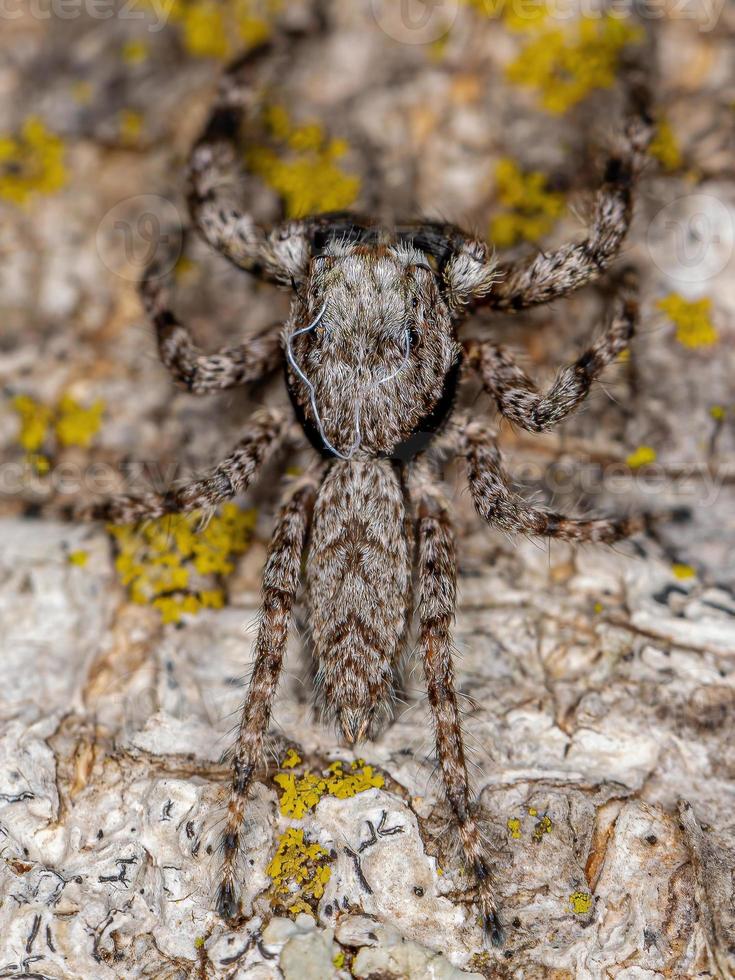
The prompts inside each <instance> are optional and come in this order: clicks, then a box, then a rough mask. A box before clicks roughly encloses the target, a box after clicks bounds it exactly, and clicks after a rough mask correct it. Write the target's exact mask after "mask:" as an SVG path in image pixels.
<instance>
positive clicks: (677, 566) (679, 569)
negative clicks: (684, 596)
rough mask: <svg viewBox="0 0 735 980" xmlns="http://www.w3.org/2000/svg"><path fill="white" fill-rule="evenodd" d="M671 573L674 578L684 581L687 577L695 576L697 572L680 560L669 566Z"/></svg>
mask: <svg viewBox="0 0 735 980" xmlns="http://www.w3.org/2000/svg"><path fill="white" fill-rule="evenodd" d="M671 574H672V575H673V576H674V578H678V579H679V580H680V581H682V582H685V581H686V580H687V579H690V578H695V577H696V575H697V572H696V569H694V568H692V566H691V565H685V564H683V563H681V562H674V564H673V565H672V566H671Z"/></svg>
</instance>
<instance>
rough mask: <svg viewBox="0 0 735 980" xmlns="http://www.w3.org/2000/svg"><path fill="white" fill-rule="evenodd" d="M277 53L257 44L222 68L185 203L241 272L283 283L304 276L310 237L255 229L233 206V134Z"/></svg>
mask: <svg viewBox="0 0 735 980" xmlns="http://www.w3.org/2000/svg"><path fill="white" fill-rule="evenodd" d="M281 53H282V52H280V51H279V50H278V48H277V47H276V46H275V45H274V44H272V43H270V42H266V43H265V44H261V45H259V46H258V47H256V48H253V50H252V51H249V52H248V53H247V54H246V55H245V56H244V57H242V58H240V59H238V60H237V61H235V62H234V63H233V64H232V65H230V66H229V68H228V69H227V70H226V72H225V73H224V75H223V76H222V80H221V82H220V88H219V93H218V96H217V99H216V100H215V103H214V107H213V109H212V112H211V114H210V117H209V120H208V122H207V124H206V126H205V128H204V132H203V133H202V135H201V137H200V138H199V140H198V141H197V142H196V143H195V145H194V147H193V149H192V152H191V156H190V158H189V169H188V177H189V188H188V201H189V210H190V212H191V216H192V220H193V222H194V224H195V225H196V226H197V227H198V229H199V231H200V232H201V233H202V235H203V237H204V238H205V240H206V241H207V242H209V244H210V245H211V246H212V247H213V248H215V249H217V251H219V252H221V253H222V254H223V255H224V256H225V257H226V258H227V259H229V260H230V261H231V262H232V263H233V264H234V265H236V266H237V267H238V268H240V269H246V270H247V271H249V272H252V273H254V274H256V275H259V276H261V277H263V278H264V279H266V280H269V281H271V282H279V283H288V284H290V283H291V282H292V281H294V280H299V279H300V278H301V276H303V274H304V271H305V269H306V265H307V263H308V258H309V235H308V230H307V227H306V225H305V224H304V223H302V222H297V221H294V222H287V223H285V224H282V225H280V226H278V227H276V228H274V229H271V230H266V229H263V228H261V227H259V226H258V225H257V224H256V223H255V221H254V220H253V217H252V215H250V214H248V213H247V212H243V211H241V210H240V209H239V208H237V207H234V206H233V204H232V189H233V185H236V182H237V176H238V169H239V168H238V160H239V158H240V152H239V150H238V136H239V131H240V125H241V122H242V119H243V117H244V115H245V114H246V113H247V111H248V110H249V109H251V108H252V107H253V105H254V104H255V103H256V100H257V96H258V88H257V86H256V72H257V69H258V68H259V67H260V66H261V65H262V64H263V62H264V61H266V60H269V61H272V62H275V61H276V60H277V59H278V56H280V54H281Z"/></svg>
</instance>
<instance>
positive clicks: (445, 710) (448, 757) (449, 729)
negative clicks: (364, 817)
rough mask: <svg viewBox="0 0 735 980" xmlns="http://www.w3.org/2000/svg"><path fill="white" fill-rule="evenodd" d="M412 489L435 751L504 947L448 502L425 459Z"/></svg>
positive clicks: (494, 937)
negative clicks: (475, 788)
mask: <svg viewBox="0 0 735 980" xmlns="http://www.w3.org/2000/svg"><path fill="white" fill-rule="evenodd" d="M411 489H412V495H413V497H414V499H415V501H416V506H417V510H418V528H417V532H418V534H417V536H418V565H419V567H418V579H419V602H418V608H419V617H420V642H421V653H422V657H423V661H424V671H425V674H426V686H427V694H428V698H429V706H430V708H431V714H432V718H433V721H434V733H435V738H436V752H437V757H438V760H439V767H440V769H441V774H442V781H443V783H444V790H445V793H446V795H447V799H448V801H449V804H450V806H451V808H452V813H453V816H454V819H455V820H456V822H457V826H458V828H459V834H460V838H461V841H462V850H463V852H464V855H465V860H466V861H467V864H468V866H469V867H471V868H472V869H473V872H474V874H475V878H476V880H477V889H478V899H479V904H480V908H481V911H482V916H483V924H484V928H485V930H486V932H487V933H488V934H489V936H490V939H491V941H492V943H493V945H495V946H499V945H500V944H501V943H502V931H501V928H500V923H499V921H498V917H497V913H496V909H495V902H494V899H493V889H492V884H491V881H490V872H489V870H488V867H487V863H486V859H485V854H484V849H483V845H482V838H481V836H480V832H479V829H478V826H477V823H476V821H475V818H474V816H473V814H472V811H471V807H470V793H469V781H468V777H467V765H466V762H465V753H464V745H463V742H462V727H461V719H460V713H459V707H458V705H457V697H456V694H455V691H454V679H453V677H454V671H453V668H452V653H451V645H452V637H451V627H452V621H453V619H454V607H455V599H456V583H457V559H456V554H455V545H454V533H453V531H452V526H451V523H450V520H449V511H448V504H447V502H446V501H445V500H444V498H443V496H442V494H441V492H440V491H439V490H438V489H437V487H436V486H435V485H434V484H433V483H432V481H431V476H430V475H429V473H428V471H427V470H426V469H424V467H423V464H422V463H419V464H417V466H416V470H415V471H414V474H413V479H412V487H411Z"/></svg>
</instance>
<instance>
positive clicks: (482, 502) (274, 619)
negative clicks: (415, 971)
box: [94, 45, 651, 943]
mask: <svg viewBox="0 0 735 980" xmlns="http://www.w3.org/2000/svg"><path fill="white" fill-rule="evenodd" d="M270 50H271V49H270V47H269V46H268V45H265V46H263V47H261V48H259V49H258V50H256V51H254V52H251V53H250V54H249V55H248V56H247V57H246V58H245V59H243V60H241V61H240V62H238V63H236V64H235V65H233V66H232V67H231V69H230V70H229V71H228V72H227V73H226V74H225V76H224V79H223V82H222V85H221V91H220V95H219V98H218V100H217V102H216V104H215V107H214V109H213V111H212V114H211V117H210V119H209V122H208V124H207V126H206V128H205V131H204V134H203V136H202V137H201V139H200V140H199V141H198V143H197V144H196V145H195V147H194V149H193V152H192V155H191V160H190V165H189V203H190V208H191V213H192V217H193V220H194V222H195V224H196V225H197V226H198V228H199V230H200V231H201V232H202V234H203V235H204V237H205V239H206V240H207V241H208V242H209V243H210V244H211V245H212V246H213V247H214V248H215V249H217V250H218V251H219V252H221V253H222V254H223V255H225V256H226V257H227V258H228V259H229V260H230V261H231V262H233V263H234V264H235V265H236V266H238V267H239V268H241V269H245V270H247V271H248V272H251V273H254V274H257V275H259V276H261V277H262V278H264V279H266V280H268V281H270V282H274V283H276V284H280V285H284V286H287V287H291V288H292V289H293V293H294V296H293V303H292V306H291V311H290V315H289V317H288V320H287V322H286V324H285V327H283V328H278V329H276V328H270V329H268V330H266V331H264V332H262V333H260V334H258V335H256V336H253V337H251V338H248V339H247V340H246V341H245V342H243V343H242V344H240V345H239V346H237V347H233V348H230V349H227V350H222V351H220V352H219V353H217V354H214V355H205V354H203V353H201V352H200V350H199V349H198V348H197V347H196V346H195V344H194V343H193V341H192V339H191V336H190V334H189V331H188V330H187V328H186V327H185V326H184V325H183V324H181V323H180V322H179V320H178V319H177V318H176V317H175V316H174V315H173V314H172V312H171V311H170V309H169V307H168V302H167V299H166V296H165V290H164V287H163V285H162V282H161V280H160V279H157V278H154V277H152V276H148V277H147V278H146V281H145V282H144V283H143V286H142V291H143V298H144V301H145V305H146V308H147V311H148V312H149V314H150V316H151V318H152V320H153V323H154V324H155V329H156V334H157V338H158V345H159V350H160V356H161V360H162V361H163V363H164V364H165V366H166V367H167V368H168V370H169V371H170V372H171V374H172V376H173V378H174V379H175V380H176V381H177V382H178V383H180V384H181V385H183V386H184V387H185V388H187V389H188V390H189V391H191V392H194V393H195V394H205V393H207V392H214V391H220V390H222V389H224V388H229V387H231V386H234V385H244V384H247V383H249V382H253V381H256V380H258V379H260V378H262V377H264V376H265V375H266V374H268V373H269V372H272V371H274V370H276V369H277V368H278V367H279V365H283V366H284V369H285V378H286V385H287V388H288V392H289V395H290V398H291V402H292V405H293V411H294V413H295V415H296V418H297V419H298V422H299V423H300V425H301V428H302V430H303V434H305V435H306V437H307V438H308V440H309V441H310V442H311V444H312V446H313V447H314V449H315V450H316V452H317V453H318V454H319V457H320V460H319V462H318V465H315V466H314V467H313V469H312V472H311V473H309V474H308V475H307V476H305V477H303V478H301V479H300V480H299V481H297V482H296V483H295V484H294V485H292V487H291V489H290V490H289V493H288V495H287V498H286V500H285V502H284V503H283V505H282V508H281V510H280V513H279V515H278V518H277V521H276V527H275V530H274V532H273V537H272V540H271V543H270V547H269V551H268V558H267V563H266V566H265V571H264V574H263V597H262V612H261V618H260V626H259V632H258V638H257V642H256V650H255V654H256V655H255V662H254V667H253V672H252V677H251V680H250V687H249V691H248V694H247V697H246V700H245V705H244V708H243V712H242V720H241V722H240V727H239V734H238V736H237V741H236V745H235V750H234V758H233V776H232V786H231V790H230V799H229V809H228V813H227V819H226V826H225V830H224V833H223V838H222V849H223V868H222V875H221V880H220V885H219V891H218V909H219V911H220V913H221V914H222V915H223V916H224V917H226V918H228V919H233V918H235V917H236V916H237V915H238V912H239V902H238V897H237V887H236V880H235V878H236V874H235V871H236V867H237V855H238V847H239V843H240V831H241V826H242V823H243V816H244V813H245V809H246V805H247V798H248V791H249V788H250V786H251V783H252V781H253V778H254V774H255V772H256V768H257V766H258V764H259V762H260V760H261V755H262V751H263V743H264V738H265V735H266V733H267V730H268V725H269V720H270V716H271V707H272V703H273V698H274V695H275V691H276V686H277V684H278V679H279V675H280V673H281V668H282V666H283V659H284V653H285V650H286V643H287V637H288V632H289V625H290V617H291V612H292V607H293V604H294V601H295V597H296V594H297V590H298V587H299V581H300V573H301V562H302V555H303V554H304V552H305V549H306V547H307V539H308V560H307V562H306V590H307V604H308V615H309V627H310V639H311V645H312V648H313V654H314V657H315V661H316V664H317V680H318V685H317V686H318V690H319V692H320V698H321V702H322V707H323V709H324V713H325V714H326V715H328V716H332V717H333V718H334V719H335V721H336V722H337V725H338V726H339V728H340V729H341V732H342V735H343V736H344V738H345V739H346V740H347V741H348V742H349V743H354V742H357V741H360V740H361V739H363V738H369V737H372V736H374V735H375V734H376V732H377V731H378V730H379V728H380V725H381V723H382V722H384V721H385V719H386V718H387V717H388V716H389V714H390V707H391V704H392V697H393V694H394V689H395V685H396V681H397V672H398V668H399V662H400V660H401V655H402V652H403V650H404V647H405V645H406V643H407V634H408V629H409V622H410V619H411V616H412V612H413V609H412V606H413V598H412V588H411V580H412V563H413V559H414V552H413V546H414V542H415V545H416V549H415V564H416V573H417V582H418V586H417V591H418V595H417V599H416V604H415V605H416V609H417V612H418V618H419V645H420V650H421V656H422V659H423V664H424V669H425V675H426V685H427V691H428V700H429V705H430V709H431V713H432V717H433V722H434V728H435V735H436V750H437V754H438V760H439V766H440V771H441V776H442V780H443V784H444V789H445V791H446V795H447V799H448V801H449V804H450V806H451V810H452V813H453V816H454V819H455V820H456V823H457V826H458V829H459V834H460V838H461V844H462V849H463V852H464V855H465V858H466V861H467V863H468V866H469V867H471V868H473V869H474V874H475V877H476V881H477V891H478V901H479V905H480V908H481V911H482V915H483V920H484V924H485V927H486V929H487V930H488V932H489V934H490V936H491V938H492V940H493V942H495V943H499V942H500V941H501V929H500V925H499V922H498V918H497V915H496V911H495V905H494V902H493V895H492V887H491V882H490V875H489V870H488V863H487V857H486V855H485V853H484V849H483V844H482V840H481V835H480V833H479V831H478V826H477V822H476V817H475V815H474V814H473V809H472V806H471V801H470V796H469V790H468V779H467V770H466V764H465V752H464V747H463V740H462V733H461V727H460V714H459V710H458V706H457V698H456V695H455V690H454V685H453V670H452V658H451V625H452V620H453V617H454V606H455V592H456V575H457V571H456V556H455V542H454V536H453V533H452V522H451V518H450V513H449V504H448V502H447V500H446V498H445V495H444V492H443V490H442V488H441V485H440V481H439V475H438V465H437V457H436V456H435V455H434V454H435V452H436V449H437V445H439V444H441V447H442V449H443V451H445V452H446V449H447V447H449V448H450V449H451V450H452V451H453V452H454V453H455V454H459V455H461V456H464V458H465V459H466V462H467V476H468V480H469V485H470V488H471V492H472V496H473V499H474V503H475V506H476V508H477V510H478V512H479V514H480V515H481V516H482V517H483V518H485V520H487V521H488V523H490V524H491V525H492V526H495V527H498V528H501V529H502V530H504V531H507V532H520V533H523V534H531V535H544V536H548V537H552V538H561V539H564V540H567V541H580V542H581V541H596V542H604V543H611V542H614V541H617V540H619V539H621V538H623V537H625V536H627V535H630V534H631V533H633V532H635V531H637V530H639V529H640V528H641V527H642V526H643V521H642V520H636V519H621V520H606V519H598V520H574V519H570V518H567V517H563V516H561V515H559V514H555V513H549V512H546V511H544V510H539V509H535V508H533V507H531V506H529V505H528V504H526V503H525V502H524V501H523V500H522V499H521V498H520V497H519V496H518V495H517V494H516V493H515V492H514V490H513V489H512V488H511V486H510V482H509V479H508V476H507V474H506V472H505V470H504V469H503V465H502V462H501V459H500V455H499V453H498V449H497V447H496V444H495V438H494V433H493V430H492V429H491V428H490V427H489V426H488V425H486V424H484V423H482V422H477V421H467V420H465V419H462V418H457V417H455V418H453V419H452V420H451V424H449V422H450V417H451V416H452V410H453V403H454V398H455V392H456V390H457V387H458V383H459V380H460V371H461V369H462V367H463V365H464V366H465V367H468V368H471V369H474V370H476V371H478V372H479V374H480V376H481V378H482V381H483V382H484V386H485V388H486V389H487V391H488V392H489V393H490V394H491V395H492V396H493V398H494V399H495V401H496V402H497V405H498V408H499V410H500V412H501V413H502V415H504V416H505V417H506V418H508V419H510V420H511V421H512V422H514V423H515V424H516V425H520V426H522V427H523V428H525V429H530V430H532V431H535V432H540V431H543V430H546V429H549V428H551V427H552V426H554V425H556V424H557V423H558V422H561V421H562V419H564V418H565V417H566V416H568V415H569V414H570V412H572V411H573V410H574V409H575V408H576V407H577V406H578V405H579V404H580V402H581V401H582V400H583V399H584V398H585V396H586V395H587V393H588V392H589V390H590V386H591V384H592V383H593V381H594V380H595V379H596V378H597V377H598V375H599V374H600V372H601V371H602V370H603V368H604V367H605V366H606V365H608V364H610V362H611V361H613V360H614V359H615V358H616V357H617V356H618V355H619V354H620V353H621V351H623V350H624V349H625V347H626V345H627V344H628V341H629V340H630V338H631V336H632V334H633V331H634V328H635V323H636V316H637V308H636V303H635V300H634V298H633V296H632V295H631V292H630V290H628V289H626V290H624V291H623V292H622V293H621V295H620V297H619V298H618V299H617V300H616V305H615V309H614V311H613V314H612V317H611V319H610V322H609V324H608V325H607V327H606V328H605V330H604V333H603V334H602V336H601V337H600V339H599V340H598V341H597V342H596V343H595V344H593V345H592V346H591V347H590V348H589V350H587V351H586V352H585V353H584V354H582V356H581V357H579V358H578V359H577V360H576V361H575V362H574V364H572V365H571V366H569V367H566V368H564V370H562V371H561V373H560V374H559V376H558V378H557V380H556V381H555V383H554V384H553V386H552V387H551V388H550V390H549V391H548V392H547V393H546V394H540V393H539V392H538V391H537V389H536V388H535V386H534V384H533V382H532V381H531V380H530V379H529V378H528V377H527V376H526V374H524V372H523V371H522V370H521V369H520V368H519V367H518V366H517V365H516V364H515V362H514V360H513V358H512V357H511V355H510V354H509V353H508V351H506V350H504V349H502V348H501V347H498V346H496V345H495V344H493V343H486V342H477V341H469V342H465V343H464V344H463V343H461V342H460V341H458V339H457V329H458V325H459V323H460V322H461V320H462V319H463V317H464V315H465V314H466V312H467V311H468V310H469V309H470V308H472V307H473V306H474V305H477V304H478V303H480V302H482V303H483V304H484V305H486V306H488V307H490V308H492V309H496V310H505V311H514V310H521V309H524V308H526V307H530V306H533V305H536V304H540V303H547V302H549V301H551V300H553V299H556V298H558V297H561V296H565V295H566V294H568V293H569V292H571V291H572V290H574V289H576V288H578V287H579V286H582V285H584V284H585V283H587V282H589V281H590V280H592V279H594V278H596V277H597V276H599V275H600V273H601V272H602V271H603V270H604V269H606V268H607V266H608V265H609V264H610V262H611V260H612V259H614V258H615V256H616V254H617V252H618V250H619V248H620V245H621V242H622V240H623V238H624V236H625V234H626V231H627V229H628V225H629V222H630V217H631V210H632V188H633V185H634V183H635V180H636V178H637V176H638V174H639V172H640V170H641V167H642V165H643V162H644V157H645V153H646V148H647V145H648V142H649V139H650V136H651V125H650V121H649V120H648V118H647V116H646V114H645V112H644V111H643V110H640V111H638V112H635V113H633V114H632V115H631V118H630V120H629V122H628V124H627V127H626V131H625V139H624V141H622V142H621V146H620V147H619V149H618V151H617V152H616V153H615V155H614V156H613V157H612V158H611V159H610V160H609V162H608V164H607V168H606V171H605V176H604V181H603V184H602V187H601V189H600V191H599V193H598V196H597V200H596V205H595V212H594V218H593V221H592V225H591V228H590V231H589V233H588V235H587V237H586V238H585V239H584V240H583V241H581V242H579V243H577V244H571V245H565V246H563V247H562V248H560V249H558V250H556V251H553V252H550V253H546V254H539V255H538V256H537V257H535V258H534V259H533V260H532V261H530V263H526V264H520V265H509V266H504V265H498V264H496V262H495V261H494V259H493V257H492V255H490V254H489V251H488V247H487V245H486V244H485V243H484V242H483V241H478V240H477V239H475V238H473V237H471V236H468V235H466V234H464V233H463V232H462V231H461V230H460V229H459V228H456V227H454V226H451V225H448V224H440V223H407V224H405V225H401V226H397V227H394V228H390V229H386V228H382V227H377V226H375V225H374V224H372V223H370V222H369V221H365V220H363V219H361V218H360V217H358V216H356V215H353V214H346V213H344V214H331V215H321V216H319V217H314V218H308V219H306V220H302V221H291V222H288V223H284V224H280V225H278V226H277V227H274V228H271V229H268V230H266V229H263V228H260V227H258V226H257V225H256V224H255V222H254V221H253V219H252V218H251V216H250V215H248V214H247V213H243V212H241V211H239V210H233V209H232V207H231V206H229V205H228V204H226V203H225V202H226V198H225V196H224V194H225V185H226V183H227V178H228V173H230V172H231V171H232V169H233V167H234V165H235V161H236V159H237V155H236V150H235V147H236V141H237V137H238V133H239V128H240V124H241V121H242V117H243V114H244V113H245V111H246V110H247V109H248V107H249V106H250V105H251V104H252V102H253V101H254V98H255V96H254V86H253V71H254V67H255V65H256V64H257V63H258V62H259V61H260V60H261V59H262V58H263V57H264V56H265V55H267V54H268V52H269V51H270ZM293 424H294V423H293V419H292V418H289V417H288V414H287V413H285V412H283V411H280V410H274V409H264V410H262V411H259V412H258V413H256V414H255V415H254V416H253V417H252V418H251V420H250V422H249V424H248V426H247V427H246V429H245V430H244V432H243V436H242V439H241V440H240V442H239V443H238V445H237V446H236V447H235V449H234V450H233V451H232V452H231V453H230V454H229V455H228V456H227V457H226V458H225V459H224V460H223V461H222V462H221V463H220V464H219V466H217V467H216V469H214V470H213V471H212V473H211V474H210V475H209V476H208V477H207V478H206V479H202V480H198V481H196V482H193V483H191V484H189V485H186V486H183V487H180V488H175V489H171V490H170V491H169V492H167V493H164V494H156V493H147V494H143V495H141V496H137V497H122V498H115V499H112V500H108V501H105V502H102V503H99V504H97V505H96V507H95V508H94V516H95V517H96V518H98V519H102V520H105V521H109V522H113V523H120V524H126V523H132V522H137V521H142V520H145V519H148V518H157V517H160V516H162V515H164V514H171V513H179V512H186V511H192V510H195V509H205V510H207V509H211V508H213V507H215V506H216V505H217V504H218V503H220V502H221V501H223V500H225V499H227V498H229V497H232V496H233V495H235V494H239V493H242V492H243V491H244V490H245V489H246V488H247V487H248V486H249V485H250V484H251V482H252V481H253V480H254V478H255V477H256V476H257V474H258V471H259V469H260V467H261V466H262V464H263V463H264V462H265V461H266V460H267V458H268V457H269V456H270V455H271V454H272V453H273V451H274V449H275V448H276V446H277V445H278V444H279V441H282V440H283V439H284V438H286V436H287V435H288V433H289V431H290V430H291V429H292V428H293ZM438 434H440V438H439V439H438V440H436V439H435V438H434V437H435V436H437V435H438Z"/></svg>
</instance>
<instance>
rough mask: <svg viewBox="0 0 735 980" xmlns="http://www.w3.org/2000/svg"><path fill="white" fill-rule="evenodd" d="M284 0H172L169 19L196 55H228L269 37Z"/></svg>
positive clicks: (200, 56) (206, 56) (227, 56)
mask: <svg viewBox="0 0 735 980" xmlns="http://www.w3.org/2000/svg"><path fill="white" fill-rule="evenodd" d="M282 7H283V0H172V6H171V10H170V13H169V19H170V20H171V21H172V23H175V24H176V25H177V26H178V27H179V30H180V31H181V37H182V41H183V44H184V47H185V48H186V50H187V51H188V52H189V54H191V55H193V56H194V57H195V58H218V59H220V60H225V59H227V58H231V57H232V56H233V55H234V54H236V53H237V51H239V50H240V49H241V48H242V47H248V48H249V47H253V46H254V45H256V44H259V43H260V42H261V41H265V40H266V39H267V38H268V37H270V35H271V33H272V31H273V24H274V21H275V18H276V16H277V14H278V12H279V11H280V10H281V8H282Z"/></svg>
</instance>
